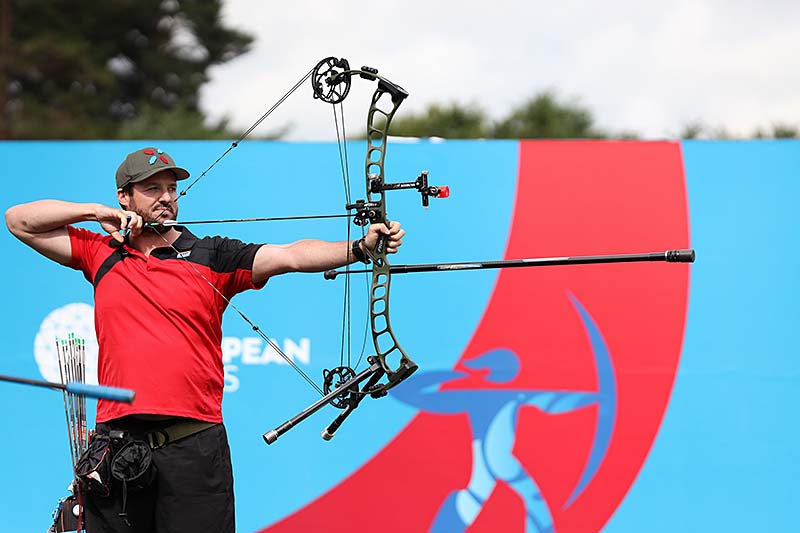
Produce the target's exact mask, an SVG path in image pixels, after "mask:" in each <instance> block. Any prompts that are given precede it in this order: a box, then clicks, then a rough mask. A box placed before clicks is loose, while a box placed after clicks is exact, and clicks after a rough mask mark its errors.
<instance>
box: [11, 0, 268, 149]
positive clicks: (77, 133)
mask: <svg viewBox="0 0 800 533" xmlns="http://www.w3.org/2000/svg"><path fill="white" fill-rule="evenodd" d="M8 1H9V0H0V2H3V3H7V2H8ZM221 3H222V2H221V0H183V1H181V2H178V1H177V0H116V1H114V2H90V1H87V0H84V1H69V0H26V1H25V2H16V3H14V5H13V6H12V7H11V8H8V9H4V10H2V11H0V14H2V15H3V21H2V24H0V29H2V28H3V27H6V26H7V27H10V35H9V37H8V42H3V48H2V61H0V69H2V72H1V73H0V82H3V81H5V82H6V83H5V84H4V85H0V90H2V89H3V88H6V92H5V94H4V99H5V106H4V107H5V109H0V111H4V116H3V119H4V122H5V124H6V131H5V133H6V137H7V138H16V139H45V138H62V139H94V138H104V139H116V138H126V137H130V136H132V133H135V136H141V137H153V136H155V135H149V134H148V132H147V131H146V130H145V131H144V132H143V131H142V128H140V127H136V125H137V124H141V119H142V118H144V117H147V118H149V119H151V120H153V124H154V126H155V127H156V128H158V124H159V123H160V122H162V121H163V122H164V123H167V124H172V125H175V124H179V125H181V126H182V127H186V128H188V130H182V131H180V132H176V136H179V137H193V138H196V137H203V136H211V137H214V136H216V135H215V133H216V134H219V133H220V128H224V125H225V123H224V122H221V123H220V124H218V125H216V126H212V127H206V126H205V125H204V120H203V119H204V117H203V115H202V112H201V111H200V109H199V106H198V94H199V89H200V87H201V86H202V84H203V83H205V82H206V81H207V80H208V77H207V74H206V72H207V70H208V68H209V67H211V66H212V65H217V64H221V63H225V62H227V61H230V60H231V59H233V58H235V57H237V56H239V55H241V54H243V53H245V52H246V51H247V50H248V49H249V46H250V44H251V42H252V40H253V39H252V37H250V36H249V35H246V34H244V33H241V32H239V31H237V30H233V29H230V28H227V27H225V26H223V25H222V22H221V18H220V9H221ZM0 36H2V32H0ZM3 78H5V80H4V79H3ZM0 103H3V98H0ZM137 121H138V122H137ZM162 129H163V128H162ZM2 133H3V132H0V134H2Z"/></svg>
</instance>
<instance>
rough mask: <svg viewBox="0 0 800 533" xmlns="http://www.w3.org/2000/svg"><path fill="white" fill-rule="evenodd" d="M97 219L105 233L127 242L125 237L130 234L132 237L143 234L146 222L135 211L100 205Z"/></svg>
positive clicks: (97, 210)
mask: <svg viewBox="0 0 800 533" xmlns="http://www.w3.org/2000/svg"><path fill="white" fill-rule="evenodd" d="M95 218H96V219H97V222H99V223H100V227H101V228H103V231H105V232H106V233H108V234H110V235H111V236H112V237H113V238H114V239H115V240H117V241H119V242H125V236H124V235H123V233H125V234H127V233H128V232H130V234H131V236H133V237H136V236H138V235H140V234H141V233H142V229H143V228H144V221H142V217H141V216H139V215H138V214H136V213H134V212H133V211H125V210H124V209H117V208H114V207H108V206H105V205H98V206H97V209H96V210H95Z"/></svg>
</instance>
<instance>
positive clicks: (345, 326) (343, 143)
mask: <svg viewBox="0 0 800 533" xmlns="http://www.w3.org/2000/svg"><path fill="white" fill-rule="evenodd" d="M331 109H332V110H333V123H334V125H335V128H336V147H337V149H338V151H339V166H340V168H341V173H342V185H343V186H344V198H345V205H350V204H352V201H351V195H350V168H349V164H348V163H349V161H348V158H347V133H346V131H345V126H344V103H343V102H339V110H340V113H341V115H342V126H341V133H340V130H339V115H338V114H337V112H336V104H333V105H331ZM346 234H347V241H346V242H347V263H346V264H345V271H349V270H350V261H351V260H352V258H351V257H350V254H351V248H350V245H351V228H350V221H349V220H348V221H347V232H346ZM346 277H347V278H348V279H346V280H345V282H344V294H343V296H342V340H341V348H340V352H339V366H345V360H346V362H347V366H348V367H349V366H350V346H351V337H350V332H351V328H350V279H349V278H350V276H346ZM345 353H347V356H346V358H345Z"/></svg>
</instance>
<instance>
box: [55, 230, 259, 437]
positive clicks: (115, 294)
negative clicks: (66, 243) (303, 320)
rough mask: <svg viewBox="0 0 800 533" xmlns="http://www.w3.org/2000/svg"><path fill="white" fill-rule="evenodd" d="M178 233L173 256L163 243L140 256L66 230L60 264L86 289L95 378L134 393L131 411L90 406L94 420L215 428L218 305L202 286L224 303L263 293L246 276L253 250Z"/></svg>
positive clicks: (218, 413) (219, 376) (106, 239)
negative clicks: (150, 420) (89, 290)
mask: <svg viewBox="0 0 800 533" xmlns="http://www.w3.org/2000/svg"><path fill="white" fill-rule="evenodd" d="M178 229H179V230H180V231H181V236H180V237H178V239H177V240H176V241H175V242H174V243H173V245H174V246H175V248H176V249H177V250H179V251H180V252H181V253H180V254H178V253H177V252H176V251H175V250H173V249H172V248H170V247H166V245H165V247H163V248H157V249H155V250H153V252H152V253H151V254H150V256H149V257H145V256H144V254H142V253H141V252H139V251H137V250H135V249H133V248H130V247H128V246H115V245H116V244H118V243H116V241H113V239H112V238H111V237H110V236H109V235H105V236H103V235H100V234H98V233H94V232H91V231H88V230H85V229H81V228H75V227H69V237H70V243H71V245H72V261H71V262H70V265H69V266H70V267H72V268H74V269H76V270H81V271H82V272H83V274H84V276H85V277H86V279H87V280H88V281H89V282H90V283H92V285H94V301H95V306H94V320H95V331H96V333H97V342H98V344H99V354H98V367H97V368H98V381H99V382H100V384H102V385H108V386H112V387H122V388H126V389H133V390H134V391H136V400H135V401H134V403H133V404H126V403H119V402H110V401H104V400H100V401H99V402H98V404H97V422H107V421H109V420H113V419H115V418H119V417H122V416H126V415H131V414H158V415H171V416H180V417H188V418H194V419H197V420H204V421H208V422H222V389H223V384H224V383H223V368H222V366H223V365H222V348H221V346H220V344H221V341H222V313H223V312H224V311H225V308H226V306H227V302H226V301H225V300H224V299H223V298H222V297H221V296H220V295H219V294H218V293H217V292H216V291H215V290H214V289H213V288H212V287H211V285H210V284H209V282H210V283H211V284H213V285H214V287H216V288H217V290H219V292H220V293H222V294H224V295H225V297H226V298H228V299H230V298H231V297H233V296H234V295H235V294H237V293H239V292H242V291H244V290H247V289H259V288H261V287H263V286H264V283H261V284H259V285H258V286H256V285H254V284H253V278H252V268H253V260H254V258H255V255H256V252H257V251H258V249H259V247H260V245H257V244H245V243H243V242H241V241H237V240H234V239H227V238H224V237H204V238H197V237H195V236H194V235H193V234H192V233H191V232H189V230H187V229H185V228H178ZM201 275H202V277H201ZM203 278H205V280H204V279H203ZM206 280H207V281H206Z"/></svg>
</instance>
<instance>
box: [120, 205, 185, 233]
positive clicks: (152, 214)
mask: <svg viewBox="0 0 800 533" xmlns="http://www.w3.org/2000/svg"><path fill="white" fill-rule="evenodd" d="M129 210H130V211H133V212H134V213H136V214H137V215H139V216H140V217H142V221H144V223H145V225H147V227H149V228H150V229H151V230H153V231H155V232H156V233H158V234H164V233H166V232H168V231H169V230H170V229H171V228H172V227H173V226H172V225H169V226H165V225H164V224H163V222H164V221H166V220H177V218H178V204H177V202H173V203H171V204H170V205H168V206H164V205H160V206H158V207H157V208H155V209H143V208H141V207H140V206H138V205H135V204H132V205H131V206H130V207H129Z"/></svg>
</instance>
